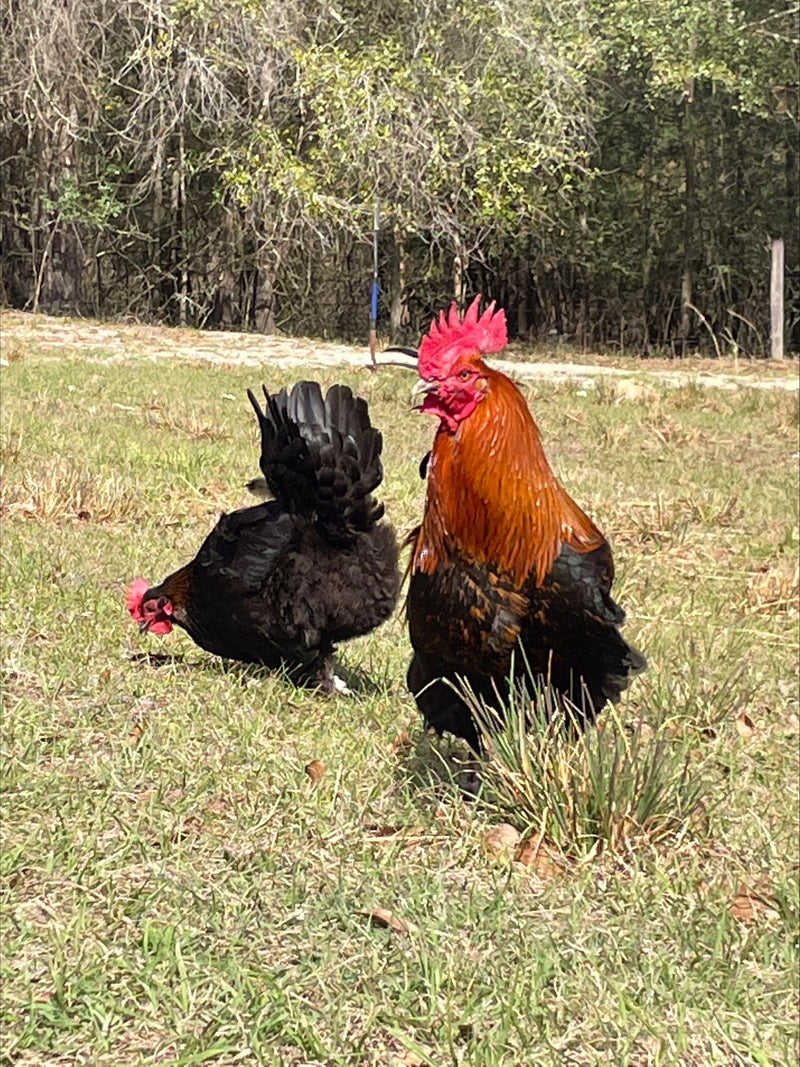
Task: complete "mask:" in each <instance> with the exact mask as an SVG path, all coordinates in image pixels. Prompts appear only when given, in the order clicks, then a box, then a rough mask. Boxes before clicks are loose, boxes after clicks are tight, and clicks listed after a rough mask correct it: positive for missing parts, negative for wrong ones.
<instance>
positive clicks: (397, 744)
mask: <svg viewBox="0 0 800 1067" xmlns="http://www.w3.org/2000/svg"><path fill="white" fill-rule="evenodd" d="M413 747H414V742H413V741H412V740H411V736H410V734H409V732H408V730H401V731H400V733H399V734H397V736H396V737H395V739H394V741H392V743H391V745H390V746H389V751H390V752H391V754H392V755H393V756H405V755H406V754H407V753H408V752H410V751H411V749H412V748H413Z"/></svg>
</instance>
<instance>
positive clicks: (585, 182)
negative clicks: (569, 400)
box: [0, 0, 800, 355]
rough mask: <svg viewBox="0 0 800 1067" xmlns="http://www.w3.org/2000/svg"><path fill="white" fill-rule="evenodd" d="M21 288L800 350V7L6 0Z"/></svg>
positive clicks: (347, 334)
mask: <svg viewBox="0 0 800 1067" xmlns="http://www.w3.org/2000/svg"><path fill="white" fill-rule="evenodd" d="M2 10H3V35H4V41H5V46H4V60H3V65H4V71H3V78H2V90H1V93H2V105H3V106H2V119H0V122H1V123H2V127H1V129H2V162H0V180H2V199H1V201H0V224H1V226H2V241H3V258H4V273H3V278H2V283H1V285H0V301H2V303H3V304H5V305H6V306H11V307H16V308H25V309H28V310H34V311H40V312H46V313H52V314H79V315H89V316H94V317H99V318H113V319H123V320H135V321H145V322H161V323H167V324H178V325H189V326H200V327H213V328H219V329H238V330H242V329H244V330H255V331H259V332H273V331H276V330H280V331H284V332H286V333H289V334H303V335H306V336H317V337H326V338H339V339H343V340H357V339H361V340H363V339H364V338H365V336H366V328H367V320H368V315H369V286H370V279H371V277H372V247H371V242H372V229H373V217H374V206H375V202H376V200H379V201H380V205H381V215H380V229H379V250H380V251H379V273H380V278H381V287H382V295H381V305H380V317H379V322H378V327H379V331H380V332H381V334H382V335H383V336H384V337H386V336H388V337H390V338H391V339H392V340H393V341H394V342H395V343H397V342H403V341H411V342H416V341H417V340H418V337H419V333H420V330H421V329H423V328H424V327H425V325H426V324H427V321H428V318H429V316H430V314H431V312H432V311H433V310H435V309H437V308H438V307H440V306H443V305H446V304H447V303H448V302H449V301H450V300H451V299H452V298H454V297H455V298H456V299H457V300H460V301H461V300H463V299H465V298H466V297H468V296H470V295H471V294H472V293H474V292H476V291H482V292H483V293H484V294H486V295H487V297H492V298H496V299H497V300H498V301H499V302H500V303H502V304H503V305H504V306H505V307H506V308H507V309H508V313H509V326H510V333H511V335H512V337H517V338H520V339H522V340H526V341H547V342H548V343H551V342H552V341H553V339H557V340H561V341H567V342H569V343H570V344H573V345H575V346H577V347H582V348H584V349H589V348H595V349H597V348H600V349H613V350H615V351H617V352H620V351H621V352H623V353H625V352H637V353H639V354H643V355H648V354H651V353H664V352H666V353H669V354H676V355H680V354H684V353H686V352H687V351H693V350H697V349H705V350H706V351H709V352H711V353H714V352H717V353H723V352H724V353H728V354H734V355H740V354H742V355H763V354H765V353H766V352H767V351H768V348H769V292H768V290H769V246H770V241H771V240H773V239H775V238H783V239H784V241H785V243H786V266H787V272H786V292H787V314H786V343H787V348H788V349H789V350H794V351H797V350H799V349H800V273H799V272H798V264H799V263H800V256H799V255H798V251H799V250H798V240H799V238H798V234H799V233H800V226H799V225H798V140H797V138H798V43H797V42H798V11H799V10H800V9H799V8H798V6H797V4H791V3H789V4H786V3H784V4H775V3H772V2H764V0H691V2H689V0H659V3H657V4H656V3H640V2H638V0H487V2H481V3H476V2H473V0H415V2H414V3H410V2H408V0H391V2H389V0H374V2H370V3H365V2H363V0H360V2H359V0H333V2H331V0H302V2H301V0H214V2H209V0H121V2H120V0H62V2H60V3H58V4H56V5H41V4H37V3H35V2H34V0H3V6H2Z"/></svg>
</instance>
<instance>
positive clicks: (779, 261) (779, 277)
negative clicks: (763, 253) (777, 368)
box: [769, 237, 783, 359]
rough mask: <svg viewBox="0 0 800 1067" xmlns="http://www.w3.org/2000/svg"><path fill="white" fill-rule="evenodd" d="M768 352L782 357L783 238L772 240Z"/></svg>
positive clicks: (778, 357)
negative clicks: (769, 344) (769, 342)
mask: <svg viewBox="0 0 800 1067" xmlns="http://www.w3.org/2000/svg"><path fill="white" fill-rule="evenodd" d="M769 320H770V321H769V325H770V330H769V333H770V340H771V346H770V354H771V356H772V358H773V359H783V238H782V237H779V238H778V239H777V240H775V241H773V242H772V270H771V272H770V281H769Z"/></svg>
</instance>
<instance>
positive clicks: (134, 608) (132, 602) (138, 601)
mask: <svg viewBox="0 0 800 1067" xmlns="http://www.w3.org/2000/svg"><path fill="white" fill-rule="evenodd" d="M149 588H150V583H149V582H148V581H147V579H146V578H137V579H136V581H135V582H132V583H131V584H130V585H129V586H128V588H127V589H126V590H125V606H126V607H127V609H128V611H129V612H130V613H131V615H132V616H133V619H134V621H135V622H141V621H142V619H143V618H144V616H143V615H142V597H143V596H144V594H145V593H146V592H147V590H148V589H149Z"/></svg>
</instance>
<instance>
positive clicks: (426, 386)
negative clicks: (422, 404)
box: [411, 378, 439, 397]
mask: <svg viewBox="0 0 800 1067" xmlns="http://www.w3.org/2000/svg"><path fill="white" fill-rule="evenodd" d="M438 388H439V383H438V382H437V381H436V379H435V378H434V379H433V380H432V381H429V382H428V381H426V380H425V379H424V378H420V379H419V381H418V382H417V383H416V385H415V386H414V388H413V389H412V390H411V395H412V396H415V397H416V396H422V395H424V394H427V393H435V392H436V390H437V389H438Z"/></svg>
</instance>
